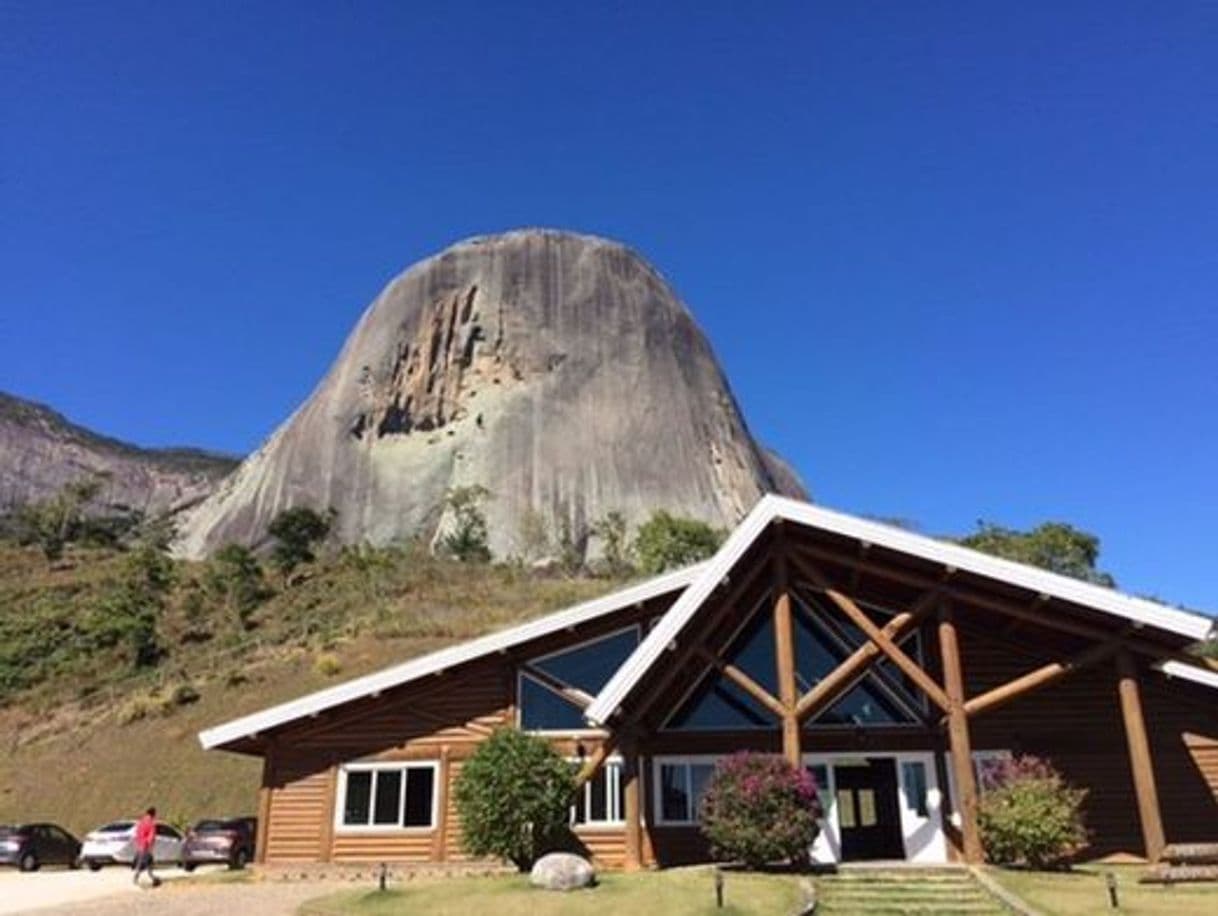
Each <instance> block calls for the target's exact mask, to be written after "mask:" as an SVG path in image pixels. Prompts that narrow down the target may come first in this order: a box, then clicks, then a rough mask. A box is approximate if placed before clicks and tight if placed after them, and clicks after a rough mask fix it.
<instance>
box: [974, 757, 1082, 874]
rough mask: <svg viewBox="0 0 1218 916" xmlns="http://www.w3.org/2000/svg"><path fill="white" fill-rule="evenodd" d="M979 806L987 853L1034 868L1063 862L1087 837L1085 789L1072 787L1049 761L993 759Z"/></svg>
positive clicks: (992, 858)
mask: <svg viewBox="0 0 1218 916" xmlns="http://www.w3.org/2000/svg"><path fill="white" fill-rule="evenodd" d="M982 781H983V783H984V786H985V789H984V791H983V792H982V795H981V802H980V806H979V810H978V822H979V826H980V828H981V841H982V843H983V844H984V846H985V853H986V856H987V857H988V858H989V860H990V861H991V862H996V863H1000V864H1004V865H1005V864H1014V863H1022V864H1025V865H1028V866H1030V867H1032V868H1045V867H1047V866H1053V865H1058V864H1060V863H1061V862H1062V861H1063V860H1064V859H1065V858H1067V857H1068V856H1070V855H1072V854H1073V853H1075V852H1077V851H1078V850H1080V849H1082V847H1083V846H1084V845H1085V844H1086V842H1087V831H1086V829H1085V827H1084V826H1083V819H1082V814H1081V810H1080V809H1081V808H1082V804H1083V800H1084V799H1085V798H1086V797H1087V792H1086V790H1085V789H1076V788H1073V787H1071V786H1070V785H1069V784H1068V783H1067V782H1066V781H1065V779H1063V778H1062V776H1061V774H1060V773H1058V772H1057V770H1055V769H1054V768H1053V766H1052V765H1050V764H1049V763H1048V762H1047V761H1045V760H1041V759H1040V758H1038V757H1031V756H1025V757H1014V758H1012V759H1010V760H1004V761H998V762H995V763H993V764H990V765H989V766H988V767H987V769H986V771H985V772H984V773H983V780H982Z"/></svg>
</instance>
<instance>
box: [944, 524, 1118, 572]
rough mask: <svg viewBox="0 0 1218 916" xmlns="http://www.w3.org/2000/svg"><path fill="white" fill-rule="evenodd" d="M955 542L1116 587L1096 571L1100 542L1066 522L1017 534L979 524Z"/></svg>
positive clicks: (998, 555) (1013, 530) (1044, 525)
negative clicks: (970, 532) (975, 528)
mask: <svg viewBox="0 0 1218 916" xmlns="http://www.w3.org/2000/svg"><path fill="white" fill-rule="evenodd" d="M956 543H958V544H962V545H963V546H965V547H971V548H973V549H974V550H980V551H981V552H982V553H988V554H992V555H993V556H996V557H1003V558H1005V559H1007V560H1015V561H1016V562H1019V563H1028V564H1030V565H1032V566H1039V567H1040V568H1041V569H1047V570H1049V571H1050V572H1055V573H1060V574H1061V575H1063V576H1071V577H1073V578H1075V579H1082V580H1083V581H1084V582H1091V583H1093V584H1095V585H1104V586H1107V587H1108V588H1113V587H1115V585H1116V580H1114V579H1113V578H1112V576H1110V575H1109V574H1108V573H1106V572H1104V571H1102V570H1100V569H1097V568H1096V562H1097V561H1098V560H1099V555H1100V539H1099V538H1098V537H1096V536H1095V535H1094V534H1091V533H1090V532H1087V531H1083V530H1081V529H1079V528H1075V527H1074V526H1073V525H1069V524H1066V523H1065V522H1043V523H1042V524H1040V525H1037V526H1036V527H1035V528H1033V529H1031V530H1029V531H1018V530H1016V529H1014V528H1005V527H1003V526H1002V525H995V524H993V523H992V522H986V521H979V522H978V523H977V530H976V531H974V532H973V533H972V534H968V535H965V536H964V537H962V538H957V539H956Z"/></svg>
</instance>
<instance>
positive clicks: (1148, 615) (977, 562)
mask: <svg viewBox="0 0 1218 916" xmlns="http://www.w3.org/2000/svg"><path fill="white" fill-rule="evenodd" d="M779 518H781V519H783V520H785V521H790V522H792V523H794V524H798V525H805V526H807V527H809V528H815V529H818V530H821V531H826V532H829V533H832V534H838V535H842V536H844V537H849V538H854V539H855V540H858V541H865V542H868V543H870V544H872V545H873V546H876V547H883V548H887V549H889V550H893V551H896V552H898V553H903V554H906V555H908V556H912V557H918V558H920V559H924V560H929V561H931V562H935V563H940V564H942V565H944V566H950V567H954V568H955V569H957V570H961V571H964V572H969V573H974V574H976V575H979V576H983V577H985V578H989V579H994V580H996V581H999V582H1004V583H1008V584H1010V585H1014V586H1017V587H1019V588H1024V589H1027V590H1029V591H1031V592H1035V593H1036V594H1043V595H1048V596H1049V597H1051V598H1058V599H1060V600H1062V601H1069V602H1071V603H1073V604H1079V605H1082V606H1084V607H1088V608H1092V609H1094V610H1097V611H1101V612H1104V613H1108V614H1112V615H1113V616H1116V617H1120V618H1122V619H1124V620H1127V621H1131V622H1132V623H1134V624H1135V625H1136V626H1139V627H1143V626H1148V627H1154V628H1157V629H1161V630H1166V631H1167V632H1170V633H1174V634H1176V635H1179V636H1183V637H1186V638H1188V639H1193V640H1203V639H1206V638H1208V637H1209V636H1211V635H1212V634H1213V633H1215V632H1218V622H1216V621H1214V620H1213V619H1211V618H1209V617H1206V616H1204V615H1202V614H1194V613H1191V612H1189V611H1182V610H1179V609H1178V608H1173V607H1168V606H1166V605H1163V604H1159V603H1157V602H1154V601H1148V600H1146V599H1144V598H1135V597H1133V596H1132V595H1126V594H1123V593H1121V592H1118V591H1114V590H1113V589H1109V588H1103V587H1101V586H1098V585H1092V584H1090V583H1087V582H1082V581H1079V580H1077V579H1072V578H1070V577H1068V576H1061V575H1058V574H1056V573H1051V572H1048V571H1047V570H1043V569H1037V568H1036V567H1032V566H1025V565H1024V564H1022V563H1015V562H1013V561H1011V560H1004V559H1001V558H999V557H992V556H990V555H989V554H984V553H981V552H979V551H976V550H972V549H970V548H968V547H962V546H960V545H959V544H951V543H947V542H944V541H939V540H935V539H933V538H929V537H926V536H925V535H921V534H915V533H913V532H911V531H906V530H904V529H903V528H895V527H893V526H891V525H884V524H881V523H879V522H873V521H869V520H867V519H861V518H857V517H855V516H852V515H846V514H844V513H841V512H834V511H833V510H831V509H824V508H822V507H820V506H814V505H812V504H811V503H805V502H799V501H797V500H793V499H788V498H786V497H782V496H774V495H767V496H764V497H762V498H761V500H760V501H759V502H758V503H757V505H756V506H754V507H753V511H752V512H750V513H749V514H748V516H747V517H746V518H745V520H744V521H743V522H741V523H740V526H739V527H738V528H736V530H735V531H734V532H732V535H731V537H729V538H728V539H727V541H726V542H725V543H724V544H723V546H722V547H721V548H720V549H719V552H718V553H717V554H715V556H714V557H713V558H712V559H711V560H710V562H709V563H707V565H706V567H705V568H704V569H703V571H702V573H701V575H700V577H699V578H698V580H697V581H696V582H694V583H693V584H692V585H690V587H689V588H688V589H686V591H685V593H684V594H683V595H682V596H681V597H680V598H679V599H678V600H677V601H676V602H675V603H674V604H673V606H672V607H671V608H669V610H668V611H667V613H666V614H665V615H664V617H663V618H662V619H661V620H660V622H659V623H658V624H656V626H655V627H654V628H653V629H652V631H651V633H650V634H649V635H648V637H647V639H645V640H644V641H643V642H642V644H640V645H639V647H638V648H637V649H636V650H635V651H634V654H633V655H631V656H630V657H629V658H628V659H626V661H625V662H624V663H623V665H622V667H621V668H619V669H618V670H617V672H616V673H615V674H614V676H613V677H612V678H610V679H609V682H608V683H607V684H606V685H605V687H604V688H603V689H602V690H601V692H600V693H599V694H598V695H597V697H596V699H595V700H594V701H593V702H592V703H591V704H590V705H589V706H588V708H587V710H585V713H584V714H585V718H586V719H587V720H588V722H589V723H591V724H592V725H595V726H604V725H605V724H607V723H608V721H609V719H610V718H611V717H612V716H613V714H614V712H615V711H616V710H617V708H618V707H619V706H620V705H621V703H622V701H623V700H624V699H625V698H626V697H627V696H628V695H629V693H630V691H631V690H632V689H633V688H634V685H635V684H636V683H638V681H639V679H640V678H641V677H642V676H643V674H644V673H645V672H646V671H647V670H648V669H650V668H651V666H652V665H653V664H655V662H656V660H657V659H658V658H659V656H660V655H661V653H662V652H663V651H664V650H665V648H666V647H667V646H668V645H669V644H671V643H673V642H674V641H675V640H676V638H677V635H678V634H679V633H680V632H681V630H682V629H683V628H684V626H685V625H686V624H687V623H688V622H689V620H690V618H691V617H692V616H693V615H694V614H695V613H696V612H697V609H698V608H699V607H701V605H702V603H703V602H704V601H705V600H706V599H707V598H708V597H709V596H710V594H711V592H713V591H714V589H715V587H716V586H717V585H718V584H719V582H720V581H722V579H723V577H724V576H726V575H727V574H728V573H729V572H730V571H731V569H732V567H733V566H735V564H736V563H737V561H739V559H740V557H741V556H743V555H744V552H745V551H746V550H747V549H748V548H749V546H750V545H751V544H752V543H753V541H754V540H755V539H756V538H757V537H758V535H760V534H761V532H762V531H764V530H765V528H766V526H767V525H769V524H770V523H771V522H772V521H774V520H775V519H779Z"/></svg>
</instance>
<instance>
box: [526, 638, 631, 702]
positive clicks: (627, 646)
mask: <svg viewBox="0 0 1218 916" xmlns="http://www.w3.org/2000/svg"><path fill="white" fill-rule="evenodd" d="M638 644H639V631H638V628H637V627H631V628H630V629H628V630H623V631H622V632H620V633H614V634H613V635H612V636H606V637H605V638H604V639H599V640H597V641H596V642H592V643H588V645H586V646H578V647H577V648H574V649H569V650H567V651H565V652H560V653H556V654H554V655H551V656H549V657H548V658H540V659H534V660H533V661H532V662H531V664H533V665H534V666H536V667H537V668H540V669H541V670H542V671H544V672H545V673H546V674H548V675H550V676H551V677H556V678H558V679H559V680H560V681H562V682H563V683H564V684H566V685H567V686H569V687H578V688H579V689H580V690H582V691H584V692H585V693H589V694H592V695H594V696H595V695H596V694H597V693H599V692H600V689H601V688H602V687H604V686H605V684H607V683H609V678H611V677H613V673H614V672H615V671H617V669H618V668H620V667H621V666H622V662H624V661H625V660H626V658H627V657H628V656H629V655H630V653H631V652H633V651H634V650H635V649H636V648H637V647H638Z"/></svg>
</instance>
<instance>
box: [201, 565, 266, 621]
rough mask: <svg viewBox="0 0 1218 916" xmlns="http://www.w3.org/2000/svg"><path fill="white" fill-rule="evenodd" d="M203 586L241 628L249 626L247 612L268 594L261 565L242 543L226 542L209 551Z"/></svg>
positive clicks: (251, 610)
mask: <svg viewBox="0 0 1218 916" xmlns="http://www.w3.org/2000/svg"><path fill="white" fill-rule="evenodd" d="M203 589H204V591H205V592H206V593H207V594H208V596H209V597H210V598H212V599H213V600H214V601H218V602H219V603H220V605H221V606H222V607H223V608H224V611H225V613H226V614H227V615H228V616H229V618H230V619H232V620H233V622H234V623H236V624H237V626H238V627H240V628H241V629H242V630H248V629H249V627H250V615H251V614H252V613H253V611H254V609H255V608H256V607H258V605H259V604H261V603H262V601H263V599H264V598H266V597H267V588H266V581H265V579H264V578H263V576H262V566H261V565H260V564H259V563H258V558H257V557H255V556H254V552H253V551H252V550H250V549H249V548H248V547H245V546H243V545H241V544H225V545H224V546H223V547H221V548H220V549H219V550H217V551H216V552H215V554H213V555H212V558H211V559H210V560H208V562H207V567H206V569H204V571H203Z"/></svg>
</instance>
